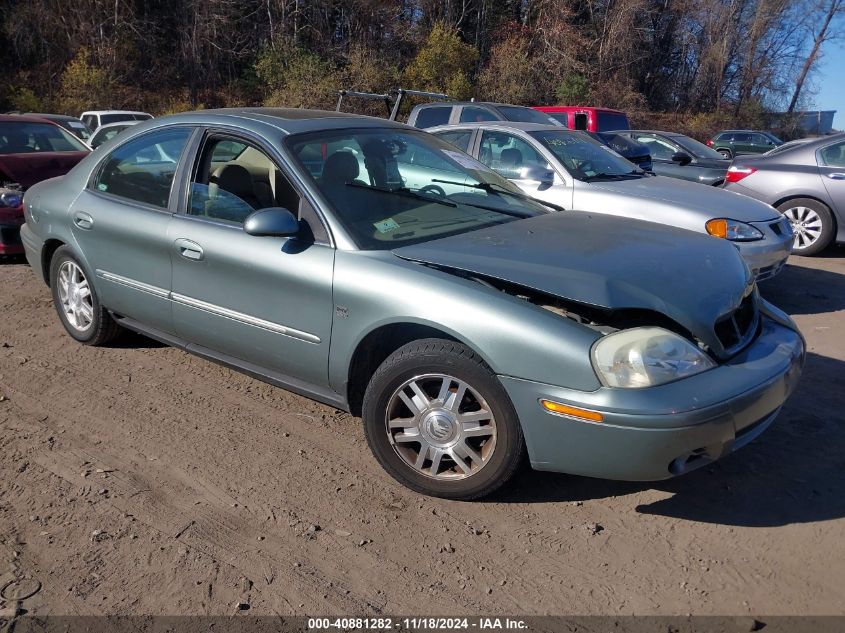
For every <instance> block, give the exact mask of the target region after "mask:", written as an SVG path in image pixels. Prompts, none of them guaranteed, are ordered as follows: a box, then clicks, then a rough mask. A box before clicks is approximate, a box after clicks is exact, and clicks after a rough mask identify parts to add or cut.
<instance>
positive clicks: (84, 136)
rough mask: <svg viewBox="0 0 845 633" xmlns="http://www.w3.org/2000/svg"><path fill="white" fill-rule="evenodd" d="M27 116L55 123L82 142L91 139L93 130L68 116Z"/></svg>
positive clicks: (35, 113)
mask: <svg viewBox="0 0 845 633" xmlns="http://www.w3.org/2000/svg"><path fill="white" fill-rule="evenodd" d="M25 116H37V117H38V118H40V119H47V120H48V121H51V122H53V123H55V124H56V125H61V126H62V127H63V128H64V129H66V130H67V131H68V132H70V133H71V134H73V135H74V136H76V138H78V139H79V140H81V141H85V142H86V143H87V142H88V139H90V138H91V134H93V132H92V131H91V128H89V127H88V126H87V125H85V124H84V123H83V122H82V121H81V120H79V119H77V118H76V117H73V116H68V115H66V114H42V113H38V112H27V113H26V115H25Z"/></svg>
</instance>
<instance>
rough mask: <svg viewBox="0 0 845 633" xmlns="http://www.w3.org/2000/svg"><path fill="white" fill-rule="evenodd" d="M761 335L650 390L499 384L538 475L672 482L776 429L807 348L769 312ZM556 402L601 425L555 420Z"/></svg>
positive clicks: (795, 332)
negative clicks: (595, 416) (721, 359)
mask: <svg viewBox="0 0 845 633" xmlns="http://www.w3.org/2000/svg"><path fill="white" fill-rule="evenodd" d="M762 317H763V319H762V324H761V331H760V334H759V336H758V337H757V338H756V339H755V340H754V342H753V343H751V344H750V345H749V346H748V347H747V348H746V349H745V350H743V351H742V352H741V353H739V354H738V355H737V356H735V357H734V358H732V359H731V360H730V361H728V362H726V363H724V364H722V365H720V366H718V367H716V368H714V369H711V370H709V371H706V372H703V373H701V374H698V375H696V376H692V377H690V378H685V379H683V380H679V381H676V382H673V383H669V384H665V385H660V386H657V387H650V388H645V389H613V388H606V387H605V388H601V389H598V390H596V391H593V392H579V391H574V390H569V389H565V388H562V387H555V386H552V385H547V384H542V383H537V382H532V381H527V380H521V379H517V378H513V377H509V376H500V380H501V381H502V384H503V385H504V386H505V389H506V390H507V392H508V394H509V395H510V398H511V400H512V401H513V403H514V406H515V407H516V410H517V412H518V414H519V418H520V421H521V423H522V429H523V433H524V435H525V441H526V444H527V447H528V454H529V457H530V460H531V465H532V467H533V468H535V469H537V470H549V471H557V472H565V473H570V474H576V475H586V476H590V477H601V478H604V479H620V480H629V481H652V480H660V479H667V478H670V477H674V476H676V475H680V474H683V473H685V472H688V471H690V470H693V469H695V468H699V467H701V466H704V465H706V464H709V463H712V462H713V461H715V460H716V459H719V458H720V457H723V456H724V455H727V454H729V453H731V452H733V451H734V450H736V449H738V448H740V447H741V446H744V445H745V444H747V443H749V442H750V441H752V440H753V439H754V438H756V437H757V436H758V435H760V434H761V433H762V432H763V431H765V430H766V428H768V427H769V425H771V423H772V422H773V421H774V419H775V417H776V416H777V413H778V412H779V411H780V408H781V406H782V405H783V403H784V402H785V400H786V398H787V397H788V396H789V394H790V393H792V391H793V390H794V388H795V385H796V383H797V382H798V378H799V376H800V374H801V368H802V365H803V361H804V340H803V338H802V336H801V334H800V333H799V332H798V330H797V328H796V327H795V326H794V324H792V322H791V320H789V318H788V317H787V316H786V315H785V314H783V313H781V312H780V311H779V310H777V309H776V308H772V307H771V306H769V310H768V313H767V312H766V311H764V312H763V314H762ZM541 400H551V401H553V402H559V403H563V404H566V405H569V406H572V407H577V408H580V409H587V410H590V411H597V412H599V413H601V415H602V418H603V420H602V422H589V421H586V420H581V419H577V418H573V417H568V416H565V415H559V414H553V413H550V412H548V411H547V410H546V409H544V408H542V407H541V405H540V401H541Z"/></svg>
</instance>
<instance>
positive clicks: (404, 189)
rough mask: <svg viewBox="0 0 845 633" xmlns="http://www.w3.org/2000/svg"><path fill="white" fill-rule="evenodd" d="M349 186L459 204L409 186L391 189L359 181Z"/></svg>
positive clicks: (454, 205)
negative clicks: (411, 188) (423, 193)
mask: <svg viewBox="0 0 845 633" xmlns="http://www.w3.org/2000/svg"><path fill="white" fill-rule="evenodd" d="M346 186H347V187H356V188H358V189H367V190H369V191H378V192H380V193H392V194H394V195H397V196H405V197H406V198H414V199H416V200H425V201H426V202H434V203H436V204H442V205H443V206H444V207H452V208H455V207H457V206H458V205H457V204H455V203H454V202H450V201H449V200H445V199H443V198H435V197H433V196H424V195H422V194H421V193H417V192H416V191H411V190H410V189H408V188H407V187H396V188H394V189H390V188H388V187H376V186H374V185H364V184H360V183H357V182H347V183H346Z"/></svg>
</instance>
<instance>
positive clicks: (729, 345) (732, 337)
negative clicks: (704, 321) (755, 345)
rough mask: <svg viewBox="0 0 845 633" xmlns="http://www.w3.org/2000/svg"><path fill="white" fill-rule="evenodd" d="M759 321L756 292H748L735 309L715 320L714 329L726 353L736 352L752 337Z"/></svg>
mask: <svg viewBox="0 0 845 633" xmlns="http://www.w3.org/2000/svg"><path fill="white" fill-rule="evenodd" d="M759 322H760V314H759V310H758V308H757V296H756V293H754V292H751V293H749V294H748V295H747V296H746V297H745V298H744V299H743V300H742V302H741V303H740V304H739V307H737V309H736V310H734V311H733V312H731V313H730V314H727V315H725V316H723V317H721V318H720V319H719V320H717V321H716V324H715V326H714V330H715V332H716V337H717V338H718V339H719V342H720V343H721V344H722V347H723V348H724V349H725V351H726V352H728V353H734V352H738V351H739V350H740V349H742V348H743V347H744V346H745V345H746V344H747V343H748V342H749V341H750V340H751V339H752V338H753V337H754V334H755V333H756V331H757V326H758V324H759Z"/></svg>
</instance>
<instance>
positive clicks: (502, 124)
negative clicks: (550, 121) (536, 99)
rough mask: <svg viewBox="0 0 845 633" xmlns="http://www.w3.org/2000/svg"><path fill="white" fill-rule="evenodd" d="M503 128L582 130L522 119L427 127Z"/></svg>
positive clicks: (532, 130) (430, 129) (525, 130)
mask: <svg viewBox="0 0 845 633" xmlns="http://www.w3.org/2000/svg"><path fill="white" fill-rule="evenodd" d="M476 127H479V128H505V129H512V130H521V131H522V132H540V131H544V130H554V131H555V132H582V131H583V130H570V129H569V128H565V127H562V126H560V125H546V124H544V123H527V122H524V121H480V122H473V123H455V124H454V125H437V126H434V127H430V128H427V130H426V131H428V132H435V131H440V130H446V129H458V128H476Z"/></svg>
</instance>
